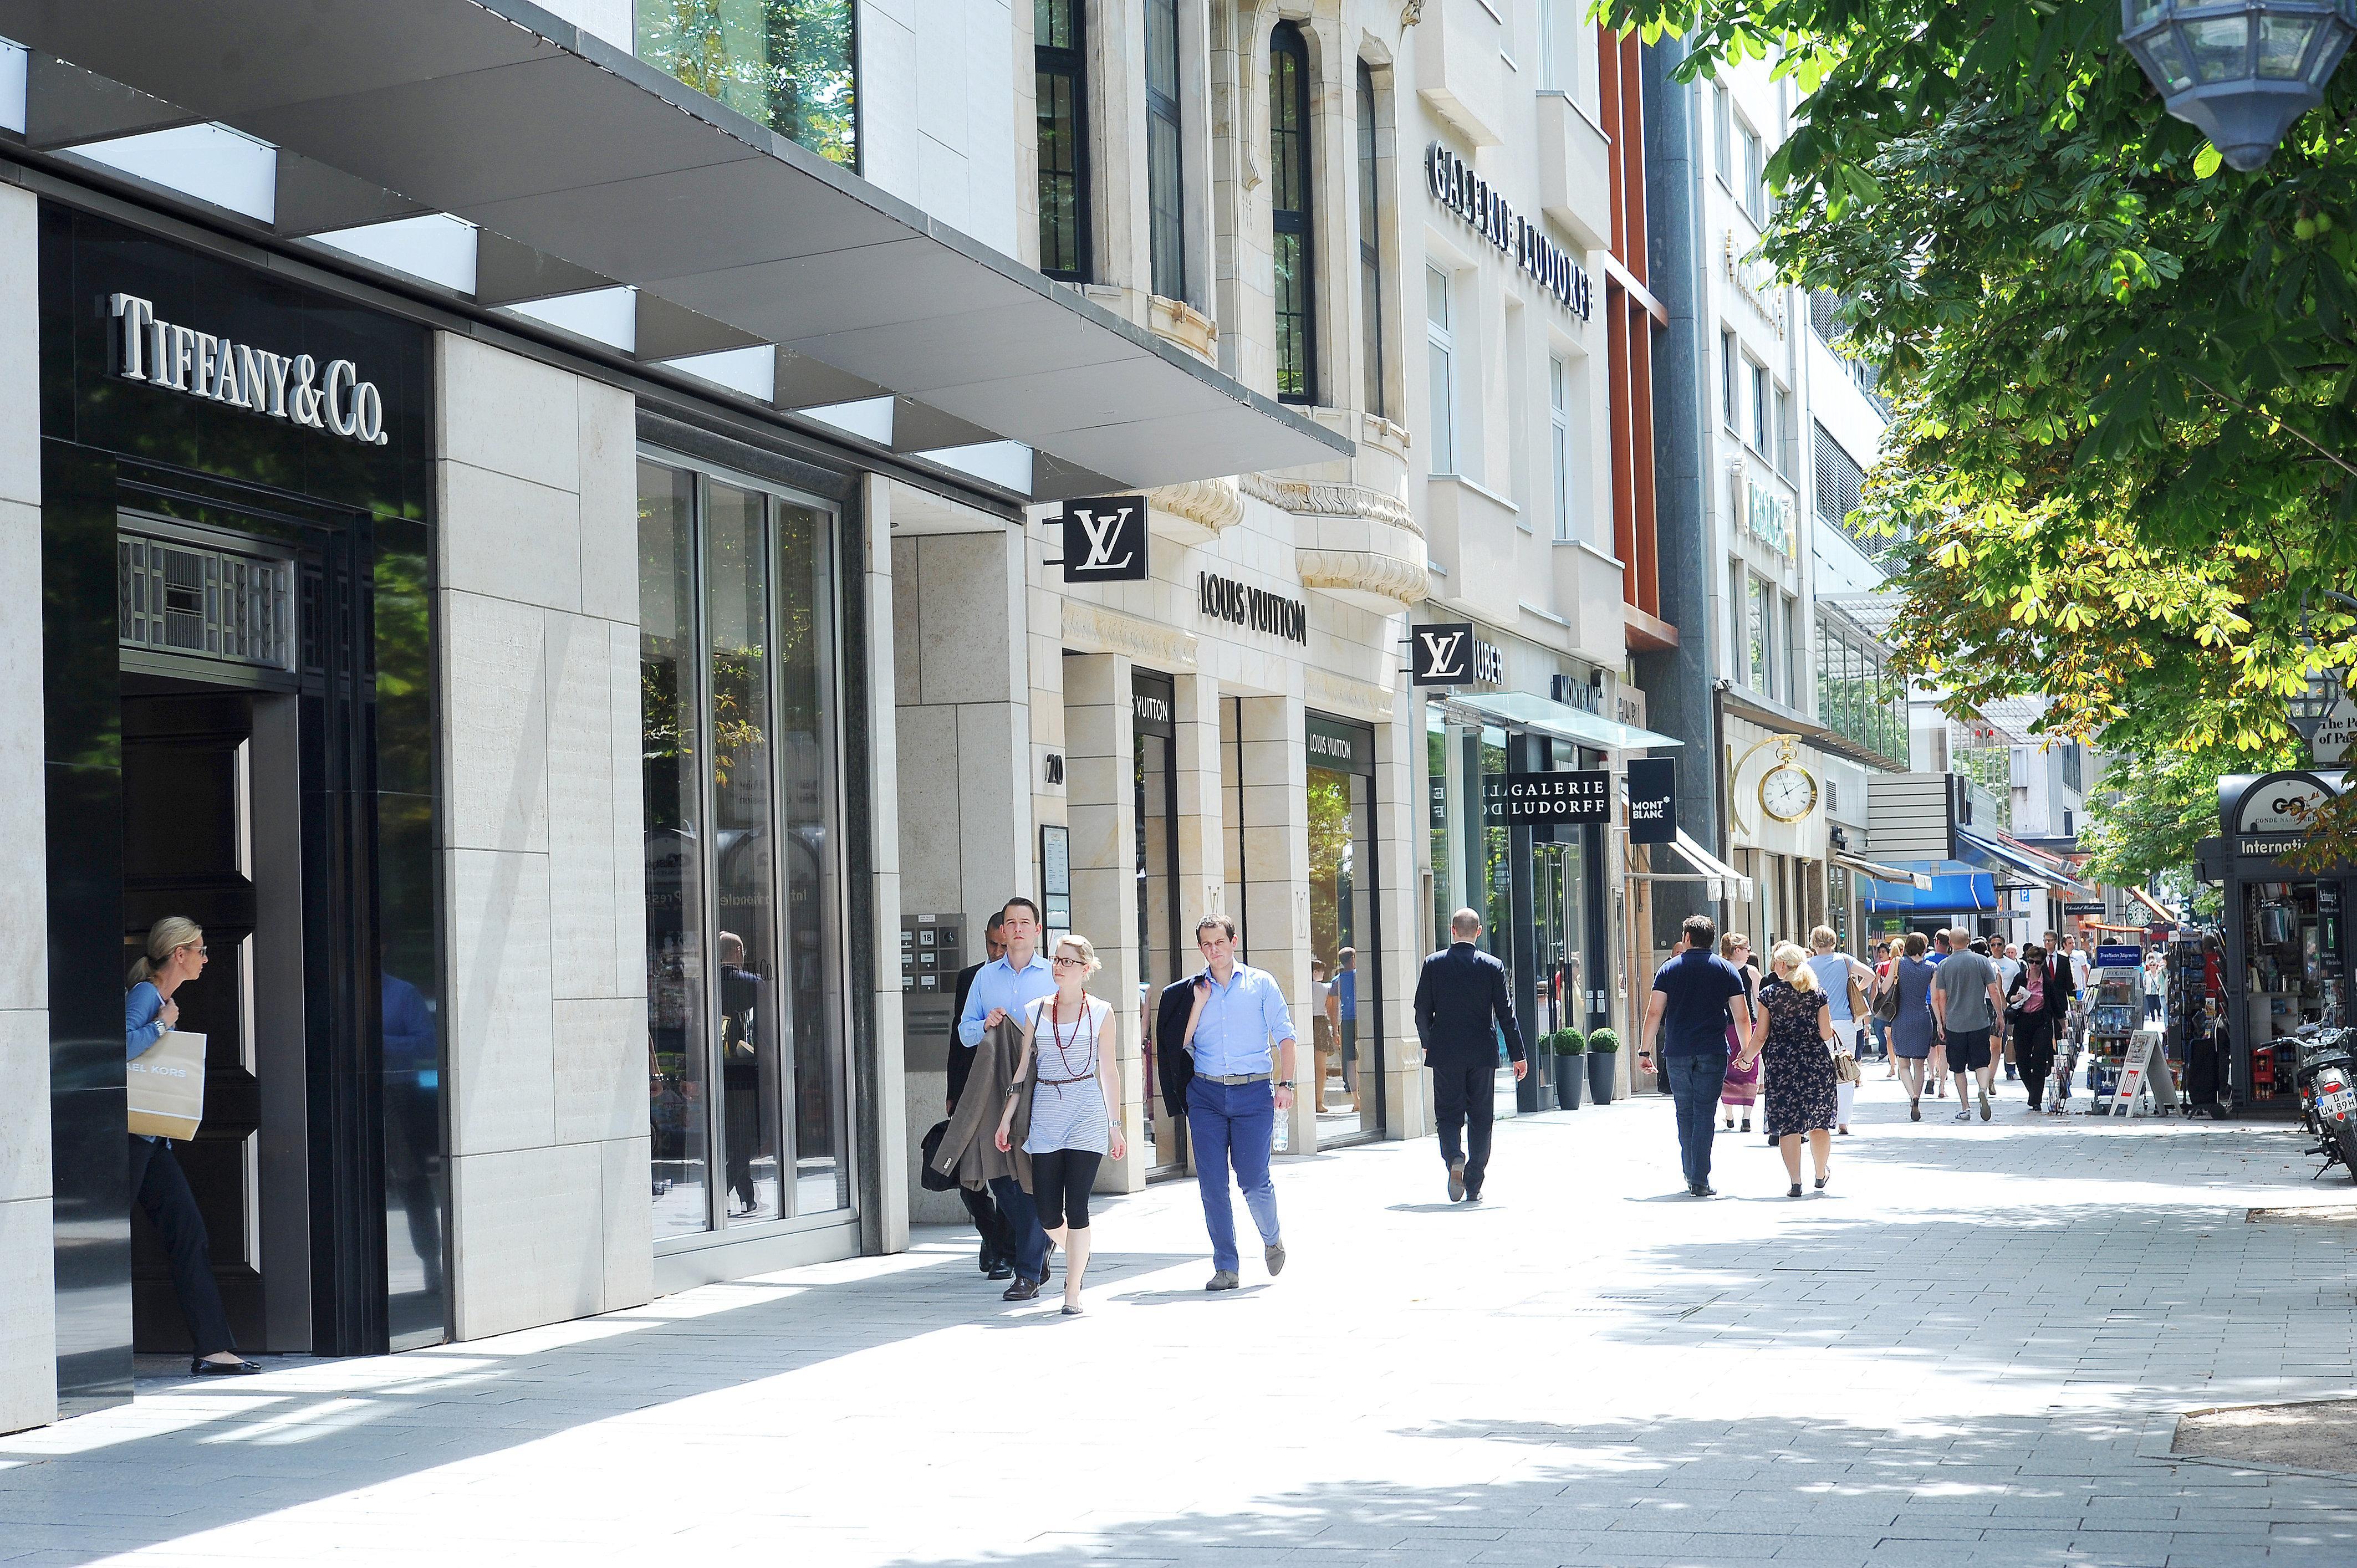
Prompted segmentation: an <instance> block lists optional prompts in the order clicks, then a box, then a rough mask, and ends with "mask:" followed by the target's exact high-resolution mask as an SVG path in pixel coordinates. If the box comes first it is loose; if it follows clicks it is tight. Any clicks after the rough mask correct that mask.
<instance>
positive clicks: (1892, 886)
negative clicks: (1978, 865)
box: [1858, 860, 1998, 915]
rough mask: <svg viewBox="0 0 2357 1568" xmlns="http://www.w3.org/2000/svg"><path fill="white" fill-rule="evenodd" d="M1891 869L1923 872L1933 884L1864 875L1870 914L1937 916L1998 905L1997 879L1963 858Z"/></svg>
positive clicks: (1908, 862) (1902, 864)
mask: <svg viewBox="0 0 2357 1568" xmlns="http://www.w3.org/2000/svg"><path fill="white" fill-rule="evenodd" d="M1890 869H1892V870H1893V871H1911V872H1921V873H1922V874H1924V875H1928V876H1929V877H1930V878H1931V880H1932V886H1930V887H1929V888H1922V887H1917V886H1913V885H1912V884H1910V883H1905V882H1885V881H1882V880H1881V879H1879V878H1878V877H1872V876H1864V877H1860V878H1859V879H1858V880H1859V882H1860V883H1861V884H1862V890H1863V896H1864V897H1865V900H1866V909H1867V913H1868V914H1923V915H1936V914H1943V913H1948V912H1952V911H1953V912H1962V911H1966V910H1971V911H1975V912H1985V911H1991V910H1995V909H1996V908H1997V907H1998V906H1997V897H1996V877H1994V876H1992V875H1989V874H1988V873H1987V872H1986V871H1975V870H1974V869H1973V868H1972V867H1971V866H1969V865H1964V863H1963V862H1962V861H1955V860H1902V861H1898V862H1895V863H1894V864H1893V865H1891V868H1890Z"/></svg>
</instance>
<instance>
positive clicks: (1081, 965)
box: [1049, 953, 1089, 969]
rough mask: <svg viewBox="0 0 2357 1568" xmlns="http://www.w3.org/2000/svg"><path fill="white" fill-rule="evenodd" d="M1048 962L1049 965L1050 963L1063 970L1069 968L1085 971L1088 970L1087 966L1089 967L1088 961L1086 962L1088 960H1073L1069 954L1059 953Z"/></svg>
mask: <svg viewBox="0 0 2357 1568" xmlns="http://www.w3.org/2000/svg"><path fill="white" fill-rule="evenodd" d="M1049 963H1051V964H1053V965H1055V966H1056V967H1057V968H1058V969H1065V968H1071V969H1086V968H1088V966H1089V961H1088V960H1086V959H1084V958H1074V957H1073V956H1072V955H1071V954H1070V953H1058V954H1057V955H1056V956H1055V957H1054V958H1051V959H1049Z"/></svg>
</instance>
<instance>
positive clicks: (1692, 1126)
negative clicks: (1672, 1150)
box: [1662, 1050, 1727, 1187]
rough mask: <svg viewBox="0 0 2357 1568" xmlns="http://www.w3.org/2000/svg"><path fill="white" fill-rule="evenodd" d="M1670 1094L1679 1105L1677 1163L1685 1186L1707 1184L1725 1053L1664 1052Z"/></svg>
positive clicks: (1723, 1082)
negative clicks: (1683, 1170) (1671, 1053)
mask: <svg viewBox="0 0 2357 1568" xmlns="http://www.w3.org/2000/svg"><path fill="white" fill-rule="evenodd" d="M1662 1065H1663V1068H1665V1069H1668V1071H1669V1075H1670V1094H1671V1097H1672V1098H1673V1099H1674V1101H1676V1102H1677V1108H1678V1163H1679V1164H1681V1165H1684V1166H1685V1171H1686V1185H1687V1186H1688V1187H1708V1186H1709V1185H1710V1140H1711V1137H1712V1135H1713V1133H1715V1132H1716V1131H1717V1121H1718V1094H1719V1090H1722V1089H1724V1088H1725V1087H1726V1086H1727V1053H1726V1052H1725V1051H1724V1050H1715V1051H1704V1052H1700V1053H1690V1052H1681V1053H1679V1054H1678V1055H1676V1056H1664V1057H1663V1058H1662Z"/></svg>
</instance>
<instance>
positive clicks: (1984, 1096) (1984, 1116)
mask: <svg viewBox="0 0 2357 1568" xmlns="http://www.w3.org/2000/svg"><path fill="white" fill-rule="evenodd" d="M1988 1119H1989V1102H1988V1090H1981V1120H1982V1121H1984V1122H1986V1121H1987V1120H1988Z"/></svg>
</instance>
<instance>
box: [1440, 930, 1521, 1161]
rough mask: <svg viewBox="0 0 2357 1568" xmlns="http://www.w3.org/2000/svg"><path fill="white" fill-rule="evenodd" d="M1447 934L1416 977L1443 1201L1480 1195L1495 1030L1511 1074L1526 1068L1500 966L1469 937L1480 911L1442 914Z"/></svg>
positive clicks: (1476, 934) (1491, 1108) (1492, 1097)
mask: <svg viewBox="0 0 2357 1568" xmlns="http://www.w3.org/2000/svg"><path fill="white" fill-rule="evenodd" d="M1448 938H1449V941H1448V946H1447V947H1445V948H1443V949H1441V950H1440V951H1438V952H1437V953H1434V954H1432V955H1431V956H1430V957H1428V958H1426V960H1425V961H1424V969H1423V971H1422V972H1420V973H1418V974H1417V975H1416V977H1415V1034H1416V1038H1417V1039H1418V1040H1420V1041H1422V1042H1423V1045H1424V1065H1425V1066H1426V1067H1428V1068H1430V1069H1432V1113H1433V1117H1434V1119H1435V1121H1436V1122H1437V1123H1438V1126H1439V1133H1440V1158H1441V1161H1442V1163H1443V1164H1445V1165H1448V1201H1449V1202H1451V1203H1458V1202H1463V1203H1479V1202H1480V1201H1481V1184H1482V1182H1483V1180H1484V1179H1485V1178H1486V1177H1487V1176H1488V1174H1489V1170H1490V1131H1491V1122H1492V1120H1493V1119H1494V1118H1495V1116H1496V1114H1497V1103H1498V1102H1497V1092H1498V1091H1497V1080H1498V1036H1501V1035H1502V1036H1505V1041H1506V1055H1507V1057H1508V1058H1510V1059H1511V1060H1512V1062H1513V1064H1514V1077H1515V1078H1516V1079H1520V1078H1522V1076H1523V1074H1524V1073H1526V1072H1528V1071H1530V1063H1529V1062H1528V1061H1527V1060H1525V1059H1524V1058H1523V1031H1522V1027H1521V1026H1519V1025H1518V1024H1516V1023H1515V1022H1514V1003H1513V998H1512V996H1511V995H1509V994H1508V992H1507V987H1506V966H1505V965H1504V964H1502V963H1500V962H1499V961H1497V960H1496V959H1495V958H1492V957H1491V955H1490V954H1488V953H1485V952H1483V951H1482V950H1480V948H1478V947H1476V946H1475V945H1474V944H1475V943H1476V942H1478V941H1480V938H1481V917H1480V916H1479V915H1477V914H1475V913H1474V912H1473V911H1472V910H1470V909H1459V910H1458V911H1457V913H1455V914H1454V915H1451V916H1450V917H1448ZM1460 1128H1461V1129H1463V1133H1464V1140H1463V1142H1462V1144H1460V1143H1459V1142H1458V1131H1459V1129H1460Z"/></svg>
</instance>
